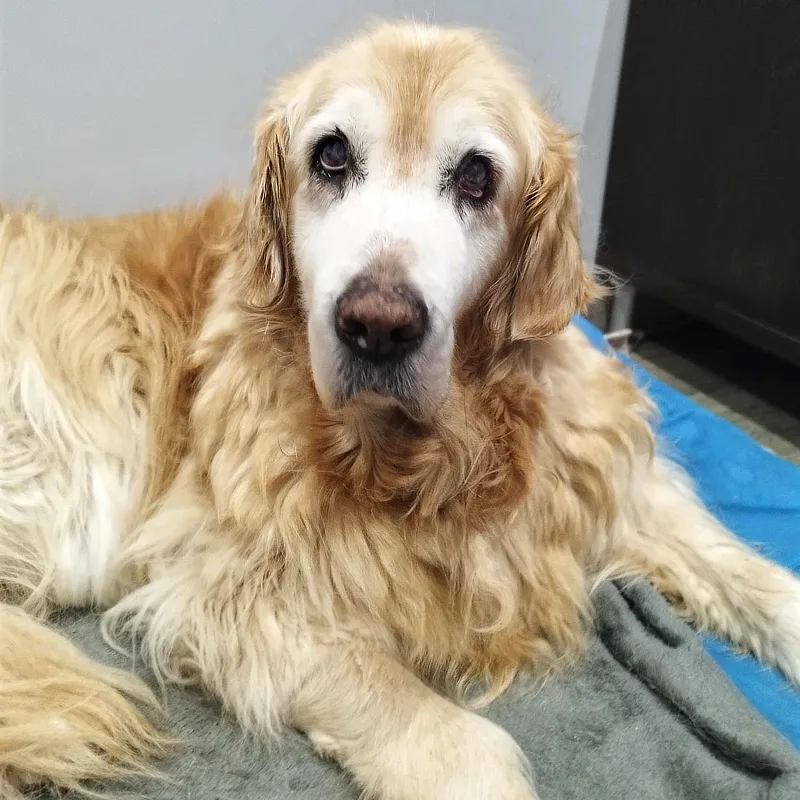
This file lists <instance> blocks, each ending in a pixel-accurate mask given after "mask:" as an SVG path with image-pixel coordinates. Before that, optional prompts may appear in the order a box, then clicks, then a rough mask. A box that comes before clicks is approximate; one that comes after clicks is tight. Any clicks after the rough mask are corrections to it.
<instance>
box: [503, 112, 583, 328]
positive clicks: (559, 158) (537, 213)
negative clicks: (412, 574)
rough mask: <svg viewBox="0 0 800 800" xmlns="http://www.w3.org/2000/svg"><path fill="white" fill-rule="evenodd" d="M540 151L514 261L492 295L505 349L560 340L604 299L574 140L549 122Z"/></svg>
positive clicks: (516, 225) (519, 214)
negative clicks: (583, 213) (593, 269)
mask: <svg viewBox="0 0 800 800" xmlns="http://www.w3.org/2000/svg"><path fill="white" fill-rule="evenodd" d="M535 149H539V150H540V151H541V154H540V155H539V156H538V158H536V157H534V158H532V159H531V160H532V161H534V162H535V163H536V167H535V168H534V169H531V170H530V174H529V175H528V176H527V177H526V180H525V184H524V187H523V190H522V196H521V199H520V200H519V201H518V203H517V207H516V210H515V212H514V213H513V214H512V220H513V221H512V227H511V232H510V234H511V240H510V241H511V244H510V251H509V257H508V258H507V259H506V263H505V264H504V265H503V269H502V271H501V273H500V274H499V275H498V276H497V279H496V281H495V285H494V286H493V287H492V291H491V293H490V297H491V299H490V308H489V325H490V327H491V328H492V329H493V330H494V332H495V334H496V335H497V336H498V337H499V339H500V340H502V341H505V342H508V341H509V340H510V341H524V340H528V339H541V338H544V337H547V336H550V335H551V334H553V333H557V332H558V331H560V330H562V329H564V328H565V327H566V326H567V325H568V324H569V322H570V319H571V318H572V316H573V315H574V314H576V313H581V312H583V311H584V310H585V309H586V307H587V306H588V304H589V303H590V302H591V301H592V300H593V299H594V298H595V297H597V296H599V289H598V287H597V286H596V285H595V284H594V282H593V281H592V280H591V278H590V277H589V274H588V272H587V270H586V266H585V264H584V262H583V257H582V254H581V247H580V242H579V238H578V197H577V187H576V180H575V157H574V154H573V151H572V145H571V137H570V135H569V134H567V133H566V132H565V131H563V130H562V129H561V128H559V127H558V126H557V125H555V124H554V123H552V122H549V121H545V123H544V127H543V130H542V138H541V144H540V145H539V146H538V148H535ZM532 150H534V148H532Z"/></svg>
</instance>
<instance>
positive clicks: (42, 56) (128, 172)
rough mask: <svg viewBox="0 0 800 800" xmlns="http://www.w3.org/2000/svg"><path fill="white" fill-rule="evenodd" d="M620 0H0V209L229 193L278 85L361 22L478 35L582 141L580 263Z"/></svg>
mask: <svg viewBox="0 0 800 800" xmlns="http://www.w3.org/2000/svg"><path fill="white" fill-rule="evenodd" d="M626 6H627V0H495V2H486V1H485V0H337V2H336V3H320V2H319V0H291V2H289V3H283V2H281V3H278V2H275V1H274V0H273V2H269V1H268V0H267V1H265V2H257V1H256V0H249V1H246V0H160V2H135V3H134V2H130V0H69V2H64V0H27V1H26V0H0V197H2V199H3V201H12V202H14V201H16V202H28V201H33V202H35V203H37V204H38V205H40V206H44V207H45V208H49V209H52V210H56V211H58V212H60V213H63V214H68V215H77V214H83V213H105V214H108V213H122V212H126V211H131V210H135V209H139V208H143V207H152V206H158V205H168V204H173V203H177V202H184V201H188V200H192V199H195V198H198V197H201V196H203V195H204V194H206V193H208V192H211V191H213V189H214V188H216V187H218V186H220V185H222V184H227V185H232V186H234V187H238V186H241V185H242V184H243V183H244V181H245V179H246V174H247V170H248V162H249V157H250V125H251V122H252V120H253V118H254V116H255V113H256V110H257V108H258V107H259V105H260V103H261V102H262V100H263V99H264V97H265V95H266V94H267V92H268V91H269V87H270V85H271V84H272V82H273V81H275V80H276V79H277V78H278V77H279V76H280V75H282V74H284V73H285V72H287V71H289V70H291V69H293V68H294V67H296V66H299V65H300V64H302V63H303V62H304V61H305V60H306V59H308V58H309V57H310V56H311V55H313V54H314V53H315V52H317V51H318V50H319V49H320V48H322V47H324V46H325V45H326V44H329V43H331V42H332V41H333V40H335V39H336V38H337V37H340V36H342V35H346V34H348V33H350V32H352V31H353V30H354V29H355V28H357V27H358V26H359V25H360V24H362V23H363V22H364V21H366V20H367V19H368V18H369V17H374V16H381V17H390V18H397V17H409V16H413V17H416V18H418V19H431V20H434V21H436V22H440V23H443V24H467V25H479V26H481V27H486V28H491V29H493V30H494V31H495V32H496V34H497V35H498V36H499V38H500V40H501V41H502V42H503V43H504V44H506V45H507V46H508V47H509V48H510V49H511V50H512V51H514V52H515V53H516V54H517V55H518V57H519V59H520V61H521V62H522V64H523V65H524V66H525V67H526V68H527V70H528V71H529V73H530V75H531V78H532V82H533V84H534V86H535V88H536V89H537V91H538V93H539V95H540V96H541V97H542V98H543V99H544V100H545V102H546V103H547V105H548V106H549V107H550V108H551V110H552V111H553V113H554V114H555V115H556V116H557V117H558V118H559V119H560V120H562V121H563V122H564V123H565V124H566V125H568V126H569V127H570V128H571V129H573V130H575V131H576V132H579V133H581V134H582V135H583V143H584V145H583V154H582V161H583V162H584V164H585V175H584V177H583V179H582V190H583V193H584V196H585V216H584V225H583V231H582V233H583V238H584V244H585V246H586V250H587V256H590V257H591V255H593V251H594V241H595V240H596V236H597V233H596V228H597V218H598V215H599V203H600V202H601V200H602V185H603V182H604V177H605V160H606V157H607V147H608V132H609V130H610V122H611V113H612V111H613V102H614V91H613V90H614V87H615V83H616V74H617V71H618V61H619V52H620V45H621V33H622V29H623V25H624V18H625V9H626Z"/></svg>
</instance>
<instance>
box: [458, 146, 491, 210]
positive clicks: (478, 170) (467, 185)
mask: <svg viewBox="0 0 800 800" xmlns="http://www.w3.org/2000/svg"><path fill="white" fill-rule="evenodd" d="M492 175H493V172H492V165H491V162H490V161H489V159H488V158H486V157H485V156H480V155H469V156H466V158H464V160H463V161H462V162H461V164H460V165H459V167H458V174H457V182H458V189H459V191H460V192H461V193H462V194H465V195H467V197H470V198H472V199H473V200H483V199H485V198H486V196H487V195H488V193H489V190H490V188H491V184H492Z"/></svg>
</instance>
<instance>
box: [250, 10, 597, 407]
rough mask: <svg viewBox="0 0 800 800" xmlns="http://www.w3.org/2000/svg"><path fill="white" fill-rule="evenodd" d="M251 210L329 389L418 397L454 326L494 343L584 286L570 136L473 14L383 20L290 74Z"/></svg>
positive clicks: (434, 397)
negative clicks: (473, 319)
mask: <svg viewBox="0 0 800 800" xmlns="http://www.w3.org/2000/svg"><path fill="white" fill-rule="evenodd" d="M258 145H259V157H258V163H257V164H256V172H255V178H254V183H253V190H252V193H251V208H250V210H249V214H250V218H251V222H250V224H251V227H255V229H256V232H255V234H254V235H253V237H252V241H255V242H258V239H259V237H261V239H262V240H263V238H264V237H272V238H273V239H274V241H275V242H277V246H272V247H270V246H265V244H264V242H263V241H261V242H260V244H258V246H257V250H258V251H259V252H260V253H261V254H262V257H263V258H264V259H265V260H266V261H267V262H268V263H266V265H265V266H266V267H267V270H268V272H270V273H271V274H270V277H271V279H272V281H273V283H274V290H275V293H276V297H278V298H281V299H283V300H285V299H286V294H287V289H286V284H287V283H288V282H289V281H290V280H291V281H293V283H294V285H295V286H297V287H299V292H298V294H299V296H298V297H297V298H295V299H294V302H297V303H300V304H302V307H303V309H304V311H305V317H306V319H307V332H308V344H309V350H310V355H311V365H312V371H313V375H314V381H315V384H316V387H317V391H318V393H319V395H320V398H321V399H322V401H323V403H325V404H326V405H327V406H329V407H338V406H341V405H344V404H346V403H349V402H353V401H367V402H375V401H378V402H385V401H386V400H388V401H390V402H395V403H399V404H401V405H402V406H403V407H404V408H405V409H406V410H407V411H408V412H409V413H410V414H412V415H414V416H417V417H425V416H428V415H430V414H431V413H432V412H433V411H434V410H435V409H436V408H437V407H438V405H439V404H440V403H441V402H442V400H443V399H444V397H445V396H446V394H447V388H448V385H449V381H450V375H451V362H452V358H453V345H454V333H455V330H456V326H457V323H458V321H459V319H460V318H462V316H463V315H464V314H466V313H467V312H468V311H475V310H476V309H479V311H480V319H479V320H478V323H476V324H481V325H486V326H487V329H490V330H491V333H492V335H493V336H494V338H495V340H496V342H497V343H498V344H499V345H502V344H503V343H506V342H508V341H511V340H518V339H525V338H535V337H541V336H545V335H548V334H550V333H552V332H553V331H555V330H558V329H560V328H561V327H563V326H564V325H566V324H567V322H568V319H569V317H570V316H571V315H572V314H573V313H574V312H575V311H577V310H579V309H580V308H581V307H582V306H583V305H584V303H585V301H586V299H587V297H588V294H589V291H590V286H591V284H590V282H589V281H588V280H587V278H586V276H585V273H584V268H583V264H582V263H581V259H580V251H579V247H578V244H577V240H576V232H575V229H576V215H577V209H576V203H575V198H574V177H573V174H572V159H571V154H570V152H569V147H568V143H567V138H566V137H565V136H564V135H563V134H562V133H561V132H560V131H559V130H558V129H557V128H556V126H554V125H553V124H552V123H551V122H550V121H549V120H547V119H546V118H545V117H544V116H543V115H542V114H541V112H540V111H539V109H538V107H537V106H536V105H535V104H534V102H533V101H532V99H531V98H530V96H529V95H528V93H527V91H526V90H525V88H524V87H523V85H522V84H521V82H520V81H519V80H518V79H517V77H516V76H515V74H514V72H513V71H512V69H511V68H510V67H509V66H508V65H507V64H506V63H505V62H504V61H503V60H502V59H501V58H499V57H498V56H497V54H496V53H495V52H494V50H492V49H491V48H490V47H489V46H488V45H487V44H486V43H485V42H484V41H483V40H482V39H481V38H480V37H478V36H476V35H475V34H473V33H471V32H463V31H442V30H439V29H434V28H425V27H417V26H399V27H398V26H387V27H382V28H380V29H378V30H377V31H375V32H373V33H372V34H370V35H368V36H366V37H364V38H362V39H358V40H356V41H354V42H352V43H350V44H348V45H347V46H345V47H344V48H342V49H340V50H339V51H337V52H335V53H334V54H333V55H331V56H329V57H328V58H326V59H325V60H323V61H321V62H319V63H317V64H316V65H314V66H312V67H311V68H310V69H309V70H308V71H306V72H305V73H303V74H301V75H299V76H296V77H295V78H293V79H291V80H290V81H289V82H288V83H287V84H286V85H285V86H284V87H283V89H282V90H281V92H280V93H279V96H278V97H277V98H276V100H275V101H273V103H272V104H271V105H270V107H269V108H268V110H267V113H266V115H265V119H264V121H263V123H262V126H261V130H260V132H259V139H258Z"/></svg>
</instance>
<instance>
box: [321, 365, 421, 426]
mask: <svg viewBox="0 0 800 800" xmlns="http://www.w3.org/2000/svg"><path fill="white" fill-rule="evenodd" d="M338 372H339V376H338V378H339V380H338V383H339V390H338V392H337V395H336V404H337V405H338V406H339V407H343V406H346V405H348V404H350V403H364V404H368V405H375V406H379V407H381V406H382V407H386V406H392V407H396V406H399V407H400V408H402V409H403V410H404V411H405V412H406V413H407V414H408V415H409V416H410V417H412V418H414V419H421V418H423V417H424V416H426V415H427V409H426V405H427V404H426V403H425V401H424V399H423V398H424V395H425V393H424V391H422V390H421V387H420V378H419V375H418V370H417V369H416V368H415V366H414V364H413V362H410V361H408V360H404V361H399V362H397V363H393V364H380V365H378V364H372V363H370V362H369V361H365V360H357V359H352V358H344V359H342V361H341V363H340V364H339V370H338Z"/></svg>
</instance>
